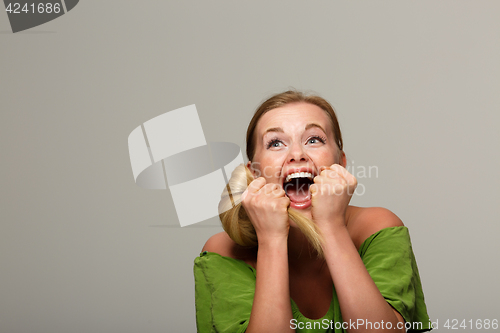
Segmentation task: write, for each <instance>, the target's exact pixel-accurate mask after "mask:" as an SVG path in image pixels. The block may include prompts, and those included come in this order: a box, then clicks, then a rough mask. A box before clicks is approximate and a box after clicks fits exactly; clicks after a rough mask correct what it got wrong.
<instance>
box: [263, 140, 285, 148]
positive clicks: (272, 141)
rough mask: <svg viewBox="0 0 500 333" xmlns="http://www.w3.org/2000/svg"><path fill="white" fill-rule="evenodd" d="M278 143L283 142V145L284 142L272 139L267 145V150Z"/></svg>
mask: <svg viewBox="0 0 500 333" xmlns="http://www.w3.org/2000/svg"><path fill="white" fill-rule="evenodd" d="M276 142H281V143H282V141H281V140H279V139H277V138H274V139H271V140H269V142H268V143H267V144H266V147H267V149H269V148H271V146H272V145H273V144H274V143H276Z"/></svg>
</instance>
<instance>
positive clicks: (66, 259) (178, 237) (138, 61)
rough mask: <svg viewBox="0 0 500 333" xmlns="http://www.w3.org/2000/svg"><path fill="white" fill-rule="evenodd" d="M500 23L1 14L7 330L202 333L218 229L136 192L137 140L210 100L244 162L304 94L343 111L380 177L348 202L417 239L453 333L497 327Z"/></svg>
mask: <svg viewBox="0 0 500 333" xmlns="http://www.w3.org/2000/svg"><path fill="white" fill-rule="evenodd" d="M499 12H500V2H499V1H455V0H454V1H439V2H437V1H418V2H416V1H415V2H409V1H396V0H394V1H389V0H386V1H370V2H369V1H357V2H347V1H335V2H330V1H314V2H305V1H304V2H298V1H295V2H289V1H288V2H284V1H277V2H267V1H253V2H251V3H250V2H245V3H243V2H230V1H182V2H180V1H179V2H177V1H175V2H174V1H147V2H140V1H119V0H114V1H97V0H85V1H80V3H79V4H78V6H76V7H75V8H74V9H73V10H72V11H71V12H70V13H68V14H66V15H64V16H62V17H60V18H58V19H56V20H54V21H52V22H49V23H47V24H44V25H41V26H39V27H36V28H34V29H31V30H27V31H25V32H21V33H17V34H12V32H11V31H10V26H9V23H8V20H7V15H6V13H5V12H1V13H0V45H1V46H0V49H1V53H0V54H1V56H0V57H1V58H0V59H1V64H0V85H1V86H0V103H1V104H0V105H1V118H0V129H1V131H0V135H1V147H0V156H1V161H2V164H1V174H0V180H1V197H0V203H1V213H0V214H1V215H0V219H1V225H0V228H1V229H0V267H1V268H0V331H1V332H8V333H14V332H23V333H24V332H47V333H49V332H50V333H53V332H148V333H149V332H194V331H195V312H194V280H193V274H192V266H193V260H194V258H195V257H196V256H197V255H198V254H199V252H200V250H201V248H202V246H203V244H204V242H205V240H206V239H207V238H208V237H209V236H211V235H212V234H215V233H217V232H219V231H221V230H222V229H221V228H220V227H219V226H218V223H219V222H218V219H216V218H214V219H211V220H209V221H205V222H203V223H200V224H197V225H194V226H191V227H186V228H180V227H179V224H178V220H177V216H176V213H175V210H174V207H173V203H172V200H171V196H170V192H169V191H168V190H166V191H155V190H143V189H141V188H139V187H137V186H136V185H135V183H134V180H133V177H132V171H131V167H130V160H129V156H128V148H127V137H128V135H129V133H130V132H131V131H132V130H133V129H134V128H136V127H137V126H139V125H140V124H142V123H143V122H145V121H147V120H149V119H151V118H153V117H155V116H157V115H160V114H162V113H164V112H167V111H169V110H174V109H176V108H179V107H182V106H186V105H190V104H196V106H197V108H198V111H199V115H200V118H201V123H202V125H203V129H204V131H205V136H206V138H207V141H229V142H234V143H237V144H239V145H240V146H241V147H242V149H244V136H245V130H246V126H247V124H248V121H249V119H250V117H251V114H252V112H253V110H254V109H255V107H256V106H257V105H258V104H259V103H260V102H261V101H262V100H263V99H264V98H265V97H266V96H268V95H269V94H271V93H275V92H279V91H282V90H284V89H286V88H288V87H295V88H297V89H305V90H312V91H315V92H317V93H319V94H321V95H322V96H323V97H325V98H327V99H328V100H329V101H331V102H332V104H333V105H334V106H335V108H336V109H337V112H338V115H339V118H340V122H341V126H342V130H343V135H344V140H345V149H346V153H347V155H348V157H349V159H350V163H351V164H350V165H353V166H354V167H355V168H358V167H362V166H365V167H368V166H376V167H377V169H378V177H374V175H373V174H372V177H371V178H366V179H359V182H360V183H361V184H363V185H364V186H365V187H366V191H365V193H364V194H363V195H359V196H356V197H354V198H353V200H352V204H354V205H359V206H383V207H387V208H389V209H391V210H392V211H393V212H395V213H396V214H397V215H398V216H399V217H401V219H402V220H403V222H404V223H405V224H406V225H407V226H408V227H409V228H410V232H411V235H412V241H413V245H414V251H415V254H416V256H417V261H418V264H419V269H420V274H421V278H422V282H423V286H424V291H425V296H426V301H427V306H428V310H429V314H430V316H431V318H432V320H433V321H435V320H439V322H438V324H439V326H438V328H439V329H440V330H442V331H445V330H446V329H445V328H444V327H443V325H444V323H445V321H446V320H447V319H453V318H455V319H458V320H459V321H462V320H463V319H465V320H467V321H468V320H470V319H472V320H473V321H474V322H475V321H476V320H477V319H481V320H484V319H490V320H491V319H495V318H496V319H500V313H499V309H500V306H499V296H500V292H499V288H498V285H497V280H498V275H499V273H500V269H499V263H498V258H497V254H498V252H499V250H500V247H499V245H498V243H497V242H496V240H497V238H498V236H497V235H498V233H499V231H500V228H499V226H498V216H499V213H500V212H499V208H498V201H499V200H498V199H499V196H498V192H497V191H498V189H499V186H500V179H499V177H498V172H499V170H500V159H499V154H498V148H499V142H500V137H499V134H498V132H497V127H498V125H499V121H500V116H499V112H498V111H499V105H500V93H499V92H500V91H499V90H500V89H499V88H500V61H499V59H500V33H499V32H500V20H499V19H498V14H499ZM185 135H186V136H189V135H190V134H189V133H186V134H185ZM178 139H179V140H183V138H182V137H179V138H178ZM358 170H359V169H358ZM467 324H468V323H467ZM468 325H469V324H468ZM462 331H463V330H462ZM465 331H475V330H470V329H467V330H465ZM478 331H481V332H484V329H482V330H478ZM490 331H491V329H490Z"/></svg>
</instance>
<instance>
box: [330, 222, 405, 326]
mask: <svg viewBox="0 0 500 333" xmlns="http://www.w3.org/2000/svg"><path fill="white" fill-rule="evenodd" d="M394 217H395V216H394ZM394 217H393V218H392V219H391V220H385V221H383V222H382V223H384V225H386V227H391V226H399V225H402V223H401V222H400V220H399V219H398V218H397V217H395V218H394ZM342 222H343V221H337V223H332V224H331V225H330V227H329V228H325V227H324V228H322V232H323V235H324V239H325V242H324V244H323V251H324V254H325V259H326V262H327V265H328V268H329V270H330V274H331V276H332V280H333V283H334V285H335V290H336V292H337V297H338V300H339V304H340V309H341V311H342V319H343V320H344V321H345V322H357V321H358V320H359V319H361V320H363V321H364V322H363V323H366V322H371V323H378V324H376V325H377V327H379V329H373V331H377V332H386V331H390V332H395V331H396V332H405V329H404V320H403V318H402V316H401V315H400V314H399V313H398V312H397V311H396V310H394V309H393V308H392V307H391V306H390V305H389V304H388V303H387V302H386V300H385V299H384V297H383V296H382V294H381V293H380V291H379V290H378V288H377V286H376V285H375V283H374V282H373V280H372V278H371V277H370V275H369V273H368V271H367V270H366V268H365V265H364V264H363V261H362V260H361V257H360V256H359V253H358V251H357V249H356V247H355V245H354V244H353V242H352V240H351V237H350V235H349V232H348V231H347V228H346V227H345V224H344V225H342ZM376 222H377V221H373V223H376ZM398 323H400V324H399V325H400V329H399V330H398V329H397V327H398ZM378 325H380V326H378ZM388 327H391V328H392V329H388ZM356 328H357V329H348V330H347V331H348V332H370V330H369V328H370V327H369V326H368V327H367V326H366V325H360V326H359V327H356ZM382 328H383V329H382Z"/></svg>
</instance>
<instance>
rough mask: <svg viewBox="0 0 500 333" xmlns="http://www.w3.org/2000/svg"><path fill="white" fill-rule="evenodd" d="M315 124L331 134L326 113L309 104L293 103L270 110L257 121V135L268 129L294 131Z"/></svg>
mask: <svg viewBox="0 0 500 333" xmlns="http://www.w3.org/2000/svg"><path fill="white" fill-rule="evenodd" d="M310 124H316V125H319V126H320V127H322V128H324V129H325V131H327V132H330V133H332V126H331V121H330V118H329V117H328V115H327V114H326V111H324V110H323V109H321V108H320V107H319V106H317V105H314V104H309V103H293V104H287V105H284V106H282V107H279V108H276V109H272V110H270V111H268V112H266V113H265V114H263V115H262V117H261V118H260V119H259V122H258V124H257V133H264V132H266V131H267V130H269V129H270V128H282V129H283V130H284V131H285V132H286V131H287V130H294V129H295V128H303V127H304V128H305V126H307V125H310Z"/></svg>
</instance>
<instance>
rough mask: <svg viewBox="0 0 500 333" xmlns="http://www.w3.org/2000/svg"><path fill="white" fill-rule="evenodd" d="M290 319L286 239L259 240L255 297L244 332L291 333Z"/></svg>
mask: <svg viewBox="0 0 500 333" xmlns="http://www.w3.org/2000/svg"><path fill="white" fill-rule="evenodd" d="M292 318H293V316H292V308H291V304H290V289H289V278H288V253H287V239H286V238H283V239H279V238H277V239H271V240H268V241H259V250H258V253H257V278H256V283H255V296H254V301H253V306H252V314H251V316H250V323H249V325H248V328H247V330H246V332H247V333H252V332H259V333H261V332H293V330H292V329H291V328H290V320H291V319H292Z"/></svg>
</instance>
